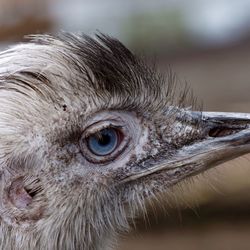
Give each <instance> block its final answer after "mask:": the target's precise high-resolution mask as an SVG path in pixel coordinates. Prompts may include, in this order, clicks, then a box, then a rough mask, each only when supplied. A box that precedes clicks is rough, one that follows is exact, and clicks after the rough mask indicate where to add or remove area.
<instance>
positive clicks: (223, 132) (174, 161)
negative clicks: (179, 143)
mask: <svg viewBox="0 0 250 250" xmlns="http://www.w3.org/2000/svg"><path fill="white" fill-rule="evenodd" d="M182 118H183V115H182ZM185 119H186V120H190V121H196V120H197V121H199V124H200V125H199V126H200V130H202V132H201V133H202V135H203V136H202V137H201V138H199V139H195V138H194V139H193V141H192V143H190V144H189V145H185V146H183V147H181V148H180V149H178V150H177V151H176V153H175V154H174V155H173V156H172V157H171V158H169V159H162V157H160V158H161V159H157V157H156V159H155V158H154V159H153V160H150V161H149V162H148V164H147V168H144V169H141V170H140V171H138V172H137V171H135V172H134V173H131V175H129V176H127V177H125V178H124V179H123V181H122V182H123V183H124V182H128V181H132V180H136V179H139V178H141V177H144V176H149V175H152V174H157V173H160V174H161V173H165V174H166V173H167V175H168V180H169V179H171V177H174V178H172V179H173V181H170V182H171V184H174V183H177V182H179V181H180V180H181V179H184V178H186V177H188V176H192V175H196V174H198V173H200V172H203V171H205V170H206V169H208V168H211V167H213V166H216V165H218V164H220V163H222V162H225V161H228V160H230V159H233V158H236V157H238V156H241V155H243V154H246V153H249V152H250V114H243V113H222V112H202V113H200V112H193V111H185Z"/></svg>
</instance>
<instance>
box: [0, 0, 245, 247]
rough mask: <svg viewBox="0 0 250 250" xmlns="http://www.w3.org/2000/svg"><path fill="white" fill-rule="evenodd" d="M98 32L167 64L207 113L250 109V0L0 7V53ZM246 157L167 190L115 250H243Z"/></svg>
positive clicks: (26, 2) (8, 1)
mask: <svg viewBox="0 0 250 250" xmlns="http://www.w3.org/2000/svg"><path fill="white" fill-rule="evenodd" d="M59 30H66V31H83V32H85V33H87V34H94V33H95V32H97V31H98V30H99V31H101V32H104V33H108V34H109V35H112V36H115V37H117V38H119V39H120V40H122V41H123V42H124V43H125V44H126V45H127V46H128V47H129V48H130V49H131V50H132V51H134V52H136V53H139V54H143V55H144V56H145V57H146V60H148V61H152V60H155V61H156V62H157V64H158V66H159V69H160V70H161V71H162V72H164V71H165V70H166V69H167V68H168V67H169V65H171V68H172V69H173V70H174V71H175V72H176V73H177V75H178V78H179V80H180V81H184V82H185V81H186V82H188V83H189V84H190V85H191V87H192V89H193V92H194V94H195V96H196V97H197V98H198V100H199V101H202V102H203V107H204V109H205V110H210V111H212V110H213V111H237V112H250V109H249V108H250V98H249V93H250V68H249V67H250V0H230V1H229V0H216V1H215V0H157V1H145V0H126V1H119V0H105V1H101V0H99V1H97V0H71V1H66V0H41V1H38V0H37V1H34V0H22V1H20V0H0V49H4V48H6V47H7V46H9V45H11V44H13V43H15V42H20V41H22V40H23V36H24V35H27V34H31V33H32V34H34V33H44V32H45V33H56V32H58V31H59ZM249 177H250V156H244V157H241V158H239V159H236V160H234V161H232V162H230V163H227V164H224V165H222V166H220V167H218V168H217V169H215V170H210V171H208V172H207V173H206V174H204V175H202V176H199V177H195V178H193V179H192V180H189V181H187V182H185V183H183V184H180V185H178V186H177V187H174V188H173V189H172V190H171V191H170V192H169V193H168V194H166V196H165V197H164V198H163V199H162V201H161V202H160V205H159V206H156V207H153V208H152V207H149V213H148V218H147V220H146V222H145V221H144V220H142V219H138V221H137V226H136V229H135V230H134V231H133V232H131V233H130V234H129V235H123V236H121V239H120V240H119V242H117V243H116V244H117V250H128V249H130V250H140V249H144V250H151V249H153V250H165V249H166V250H167V249H170V250H183V249H185V250H210V249H214V250H234V249H237V250H249V249H250V178H249Z"/></svg>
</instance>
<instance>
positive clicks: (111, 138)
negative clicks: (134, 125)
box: [87, 128, 119, 156]
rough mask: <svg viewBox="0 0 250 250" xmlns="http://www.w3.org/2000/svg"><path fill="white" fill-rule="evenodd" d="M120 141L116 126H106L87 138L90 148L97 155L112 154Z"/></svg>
mask: <svg viewBox="0 0 250 250" xmlns="http://www.w3.org/2000/svg"><path fill="white" fill-rule="evenodd" d="M118 143H119V134H118V132H117V130H116V129H115V128H106V129H102V130H101V131H98V132H97V133H95V134H93V135H90V136H89V137H88V138H87V147H88V149H89V150H90V151H91V152H92V153H93V154H95V155H97V156H106V155H109V154H111V153H112V152H113V151H114V150H115V149H116V148H117V145H118Z"/></svg>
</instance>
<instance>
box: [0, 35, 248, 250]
mask: <svg viewBox="0 0 250 250" xmlns="http://www.w3.org/2000/svg"><path fill="white" fill-rule="evenodd" d="M175 86H176V85H175V77H174V74H172V73H168V74H167V75H166V77H163V76H162V75H161V74H159V73H157V72H156V71H155V69H153V68H151V67H149V66H147V65H146V64H145V63H143V62H142V60H141V59H139V58H137V57H135V56H134V54H133V53H131V52H130V51H129V50H128V49H127V48H126V47H125V46H124V45H122V44H121V43H120V42H119V41H118V40H116V39H113V38H110V37H108V36H105V35H102V34H99V35H97V36H96V38H90V37H88V36H85V35H79V34H78V35H76V34H67V33H64V34H61V35H60V36H57V37H51V36H35V37H33V38H32V40H31V41H30V42H28V43H26V44H20V45H16V46H14V47H12V48H10V49H8V50H6V51H4V52H2V53H1V54H0V103H1V105H0V171H1V172H0V173H1V179H0V195H1V197H0V218H1V220H0V235H1V239H0V248H1V249H85V250H91V249H93V250H94V249H106V248H108V243H109V240H110V239H111V238H112V237H113V236H115V235H116V233H117V232H120V231H123V230H126V229H127V228H128V226H129V220H130V218H133V217H134V216H136V215H137V214H138V213H140V212H143V210H144V204H145V201H146V200H148V199H153V198H154V197H156V196H158V195H160V194H162V193H164V192H168V190H169V188H170V187H171V186H173V185H175V184H176V183H178V182H180V181H181V180H183V179H185V178H188V177H190V176H193V175H196V174H198V173H200V172H203V171H205V170H206V169H208V168H210V167H213V166H215V165H217V164H219V163H221V162H223V161H226V160H229V159H232V158H235V157H237V156H240V155H242V154H245V153H247V152H249V151H250V130H249V123H250V115H247V114H232V113H231V114H230V113H229V114H228V113H211V112H201V111H199V110H198V111H197V110H196V107H194V106H192V105H191V104H192V103H191V104H190V102H189V101H188V99H189V98H188V97H187V96H188V93H187V91H186V89H185V90H183V91H181V92H179V91H176V87H175ZM190 105H191V106H190Z"/></svg>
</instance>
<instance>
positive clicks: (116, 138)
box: [79, 123, 130, 164]
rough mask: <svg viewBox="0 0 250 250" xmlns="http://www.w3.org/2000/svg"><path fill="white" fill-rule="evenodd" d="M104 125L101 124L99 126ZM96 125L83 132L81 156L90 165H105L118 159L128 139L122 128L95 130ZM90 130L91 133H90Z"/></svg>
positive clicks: (113, 127)
mask: <svg viewBox="0 0 250 250" xmlns="http://www.w3.org/2000/svg"><path fill="white" fill-rule="evenodd" d="M101 125H102V126H103V125H104V124H103V123H102V124H101ZM97 126H98V125H97V124H95V125H94V128H95V132H93V130H92V129H93V127H90V128H89V129H88V130H87V131H85V132H84V133H83V135H82V137H81V139H80V143H79V145H80V148H81V152H82V154H83V156H84V157H85V158H86V159H87V160H88V161H89V162H92V163H101V164H104V163H107V162H110V161H112V160H114V159H115V158H116V157H118V156H119V155H120V154H121V153H122V152H123V151H124V150H125V148H126V147H127V146H128V143H129V140H130V138H129V137H128V136H127V135H128V132H127V130H126V129H125V128H124V127H122V126H110V124H109V125H108V127H106V128H103V127H102V128H100V129H99V130H96V129H97ZM91 130H92V132H91Z"/></svg>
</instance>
